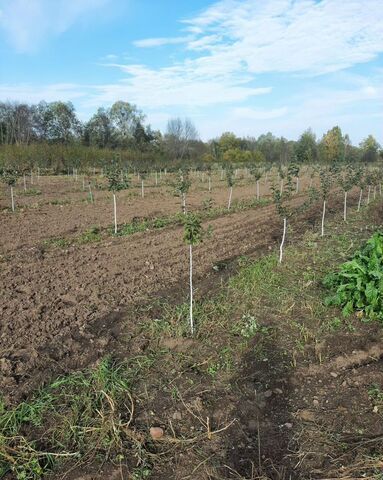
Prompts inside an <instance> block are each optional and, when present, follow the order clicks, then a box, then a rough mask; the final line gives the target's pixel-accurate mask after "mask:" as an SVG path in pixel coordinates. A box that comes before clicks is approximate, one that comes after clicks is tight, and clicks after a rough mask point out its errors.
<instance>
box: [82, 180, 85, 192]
mask: <svg viewBox="0 0 383 480" xmlns="http://www.w3.org/2000/svg"><path fill="white" fill-rule="evenodd" d="M82 190H83V191H84V190H85V178H84V177H82Z"/></svg>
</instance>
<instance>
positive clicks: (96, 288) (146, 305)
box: [0, 169, 383, 480]
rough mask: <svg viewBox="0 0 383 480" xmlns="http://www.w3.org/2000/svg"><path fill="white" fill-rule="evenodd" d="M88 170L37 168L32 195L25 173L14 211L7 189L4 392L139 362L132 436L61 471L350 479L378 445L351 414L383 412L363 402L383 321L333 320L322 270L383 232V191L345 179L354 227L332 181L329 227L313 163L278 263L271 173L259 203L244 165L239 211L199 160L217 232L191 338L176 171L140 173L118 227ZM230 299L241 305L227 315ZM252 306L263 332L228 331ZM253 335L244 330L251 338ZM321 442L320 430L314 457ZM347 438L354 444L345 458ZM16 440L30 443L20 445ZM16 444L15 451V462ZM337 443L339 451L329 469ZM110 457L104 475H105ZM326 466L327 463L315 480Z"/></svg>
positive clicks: (196, 206) (200, 278)
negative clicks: (153, 431) (322, 289)
mask: <svg viewBox="0 0 383 480" xmlns="http://www.w3.org/2000/svg"><path fill="white" fill-rule="evenodd" d="M88 180H89V179H88V178H86V179H85V180H84V181H83V178H82V177H81V176H78V177H75V176H73V175H70V176H45V175H44V176H43V175H41V176H39V177H37V176H36V175H35V176H34V178H33V184H31V179H30V178H29V177H28V178H27V188H26V190H24V188H23V182H22V180H19V182H18V185H17V186H16V188H15V203H16V210H15V212H12V211H11V209H10V197H9V191H8V189H7V188H5V187H4V186H2V189H1V196H0V210H1V213H0V231H1V236H0V285H1V303H0V318H1V324H0V372H1V376H0V389H1V392H2V396H3V397H4V399H5V403H6V404H8V405H10V406H12V405H16V404H17V403H19V402H20V401H22V400H24V399H30V398H33V395H34V392H36V390H37V389H38V388H39V387H41V386H42V385H48V384H49V383H50V382H52V381H54V380H55V379H56V378H57V377H58V376H60V375H64V374H65V375H67V374H72V372H77V371H80V370H81V371H86V369H88V368H91V369H94V368H96V369H97V368H99V366H100V365H102V362H103V361H104V360H103V359H105V358H109V359H113V361H115V360H116V359H117V360H118V362H128V363H129V362H131V361H132V360H134V361H136V359H137V358H138V359H139V360H138V365H139V367H137V368H138V369H137V371H136V373H135V377H134V378H133V379H132V380H131V384H129V393H126V395H125V400H124V401H123V402H122V403H121V405H125V407H126V411H125V414H124V413H123V414H120V413H119V414H118V418H119V420H118V422H120V423H121V422H122V421H125V427H122V426H121V424H118V425H119V426H116V425H115V424H114V423H113V422H117V420H116V418H114V420H113V419H112V420H111V421H112V423H113V428H115V429H116V431H117V430H118V431H119V432H120V430H121V429H122V430H123V429H124V428H125V430H124V434H123V435H121V437H124V438H123V439H120V437H119V440H118V442H117V446H116V444H115V443H113V441H112V440H111V439H110V445H109V446H108V447H105V446H101V445H100V443H97V442H98V441H100V439H101V437H100V438H98V440H97V441H96V444H97V448H100V452H101V451H102V452H105V451H107V454H105V455H104V457H102V455H103V454H101V453H100V456H101V457H102V458H104V460H102V459H101V460H100V458H101V457H100V456H97V455H94V456H93V455H90V454H89V452H88V451H87V449H85V451H86V452H87V453H85V454H84V455H83V456H82V457H81V455H80V454H78V455H77V454H76V455H75V454H73V456H74V458H75V459H76V461H75V462H74V461H72V460H71V457H70V455H69V453H70V452H66V450H65V452H66V453H68V458H65V459H64V460H65V461H64V462H61V463H59V464H58V466H56V467H55V468H56V471H58V472H59V473H57V475H58V476H57V477H55V476H54V477H53V478H84V479H85V478H86V479H90V478H100V479H101V478H121V475H122V478H132V479H134V480H138V479H141V478H142V479H144V478H155V479H162V478H163V479H165V478H177V479H178V478H179V479H185V480H186V478H190V479H192V478H193V479H199V478H201V479H215V478H216V479H218V478H237V479H258V478H259V479H261V478H262V479H266V478H270V479H287V478H297V479H298V478H302V479H303V478H305V479H307V478H325V477H324V476H320V475H322V473H323V472H325V471H327V472H330V473H331V472H332V473H333V475H340V473H339V472H340V470H339V469H340V465H342V464H343V463H344V462H346V463H347V462H351V461H352V462H354V461H356V460H357V461H360V458H359V453H360V455H361V456H362V454H363V455H364V454H365V455H366V456H368V455H370V454H371V452H370V450H368V449H367V450H366V451H365V450H363V448H365V444H364V443H363V442H364V441H366V440H365V437H363V435H362V434H363V432H361V430H360V429H361V428H362V427H360V421H359V420H358V418H357V416H358V414H357V413H356V411H355V412H354V410H353V408H354V406H355V408H358V409H361V410H363V408H365V409H366V414H365V417H364V422H365V424H368V425H374V424H376V421H377V418H379V419H380V420H381V416H380V417H379V414H377V413H376V412H375V413H374V411H373V408H374V406H376V405H372V406H371V405H370V404H369V403H368V402H369V398H370V397H369V396H368V395H369V394H368V388H369V386H370V387H371V385H375V384H379V382H381V380H382V378H383V376H382V369H381V362H378V359H380V358H381V355H382V353H383V350H382V349H381V348H380V347H379V342H377V341H376V339H377V336H378V337H381V333H380V330H379V329H378V328H377V326H376V324H371V325H369V326H368V327H367V326H364V327H363V330H361V327H360V325H359V324H360V322H359V321H358V319H357V318H356V317H355V319H354V320H355V322H354V323H355V325H358V326H355V325H352V327H351V326H350V325H351V323H349V324H345V325H346V326H341V325H338V324H337V322H336V321H335V320H334V319H335V318H338V317H337V316H339V315H340V314H339V313H334V310H331V312H330V313H326V311H325V309H324V308H323V302H322V300H321V297H320V295H321V294H320V293H318V282H319V276H320V275H321V274H322V273H323V274H324V272H326V271H327V270H328V269H329V268H335V265H336V262H339V260H341V259H344V258H347V255H348V254H351V253H353V251H354V250H355V249H356V248H357V247H358V246H359V245H360V244H361V243H362V242H363V241H365V240H366V238H368V236H369V235H370V234H371V232H373V231H374V230H376V229H377V228H378V226H381V223H382V222H381V218H382V216H381V215H382V200H381V197H380V195H379V190H377V187H376V186H375V192H374V196H375V199H373V194H372V192H370V193H371V203H370V205H366V197H365V196H366V193H365V192H364V196H363V202H362V213H359V214H358V213H357V212H356V210H357V205H358V201H359V195H360V193H359V192H360V189H359V187H357V186H356V185H353V186H352V187H351V188H350V189H349V192H348V204H347V208H348V212H350V213H349V215H350V218H349V219H348V222H344V221H343V201H344V194H343V192H342V191H340V190H339V187H337V188H335V187H334V186H333V187H332V188H331V190H330V193H329V195H328V196H327V197H326V199H327V211H326V215H327V217H326V222H327V221H328V226H326V229H327V228H328V229H329V235H328V236H327V238H326V236H325V238H321V237H320V231H321V220H322V203H321V198H320V197H318V198H317V199H316V200H313V201H312V203H311V204H310V205H308V206H307V208H305V209H303V208H302V209H299V207H300V206H302V205H303V204H304V202H305V201H307V199H308V196H309V194H308V191H309V187H310V186H314V187H315V186H316V187H318V188H319V185H320V180H319V176H318V175H316V176H314V179H312V175H311V172H309V171H307V172H305V173H303V174H301V178H300V184H299V191H298V192H296V191H294V192H293V193H292V195H291V197H290V198H289V200H288V204H287V205H288V208H290V209H291V210H293V209H295V210H296V213H295V214H294V215H293V216H292V217H291V220H290V219H289V222H288V230H287V253H286V259H285V261H286V263H282V266H278V265H277V264H276V263H275V262H276V259H275V254H276V253H277V251H278V247H279V244H280V241H281V237H282V228H283V222H282V220H281V217H280V216H279V215H278V214H277V211H276V206H275V204H274V203H273V198H272V191H271V188H270V186H271V184H272V183H273V180H274V183H275V182H279V179H278V178H277V173H276V172H274V173H270V174H269V176H268V178H267V179H266V178H265V176H263V177H262V178H261V179H260V183H259V197H260V198H259V200H256V184H255V181H254V179H253V178H252V176H251V175H250V174H249V172H247V171H246V170H245V169H243V170H239V171H238V172H237V173H236V177H235V183H234V188H233V196H232V206H231V208H230V210H229V209H228V208H227V203H228V197H229V188H228V186H227V183H226V180H225V178H224V176H223V174H222V173H221V172H220V171H215V172H214V174H213V175H212V179H211V187H210V191H209V183H208V177H207V175H206V173H201V172H193V173H192V174H191V189H190V191H189V192H188V193H187V202H186V204H187V210H192V211H194V212H199V213H200V215H201V218H202V224H203V227H204V228H205V229H207V230H209V232H210V234H209V235H207V236H206V237H205V238H204V241H203V242H202V243H201V244H200V245H198V246H196V247H195V248H194V285H195V295H196V306H195V307H196V322H197V334H196V336H195V337H193V338H191V337H190V335H189V332H188V316H187V315H188V310H187V300H188V278H189V263H188V262H189V260H188V248H187V246H186V245H185V243H184V241H183V226H182V223H181V219H180V217H181V215H182V214H181V199H180V196H177V195H176V194H175V193H174V190H175V188H174V183H175V181H176V178H175V174H172V173H168V174H166V175H165V173H164V172H161V175H159V174H158V173H157V179H156V177H155V175H154V173H153V174H151V175H149V176H148V177H147V178H145V180H144V183H145V185H144V196H142V183H141V180H140V179H139V178H138V177H137V176H134V177H133V179H132V182H131V185H130V187H129V188H128V189H126V190H121V191H119V192H117V219H118V228H119V233H118V234H117V235H114V234H113V227H112V225H113V197H112V193H111V192H110V191H108V189H107V181H106V179H105V178H104V177H103V176H102V175H94V176H91V177H90V182H91V185H92V195H93V200H94V201H91V199H90V196H89V190H88ZM363 212H365V213H366V212H368V214H365V213H363ZM330 233H331V235H330ZM259 269H260V270H259ZM302 272H304V274H302ZM246 275H250V277H252V280H251V279H249V278H245V277H246ZM233 279H234V280H233ZM287 287H288V288H287ZM226 289H228V290H226ZM222 296H223V297H222ZM230 298H231V300H228V299H230ZM239 298H240V299H241V300H240V303H239V304H238V301H239V300H238V299H239ZM227 301H230V302H231V303H232V305H233V307H234V306H235V305H236V308H235V309H234V310H230V307H229V306H228V305H227V304H226V303H225V302H227ZM236 302H237V303H236ZM319 305H322V307H319ZM258 314H259V315H258ZM246 315H248V318H250V320H251V318H252V317H253V316H254V318H256V319H257V330H256V332H255V331H254V335H250V334H249V336H246V335H244V334H243V327H238V328H239V330H238V329H237V330H235V328H234V330H233V325H234V324H235V323H236V322H237V323H238V322H239V324H240V322H242V321H243V318H244V316H246ZM246 318H247V317H246ZM331 322H332V323H331ZM340 323H342V322H341V321H340ZM282 324H283V326H281V325H282ZM241 328H242V330H241ZM246 328H247V327H246ZM338 328H339V329H340V331H338V330H337V329H338ZM343 328H344V330H343ZM238 332H239V333H238ZM241 332H242V333H241ZM334 332H336V334H335V333H334ZM351 332H356V333H354V334H353V335H351ZM241 335H242V337H243V338H242V337H241ZM238 336H239V337H241V339H240V341H238ZM244 338H245V339H246V338H248V339H249V338H250V343H249V344H247V345H246V346H244V344H243V340H244ZM236 339H237V340H236ZM236 341H237V343H235V342H236ZM371 359H374V362H373V363H371ZM100 362H101V364H100ZM358 366H360V368H359V369H358ZM346 371H349V372H350V375H346V374H345V372H346ZM129 378H130V377H129ZM318 382H319V383H318ZM136 384H137V385H136ZM365 387H366V388H365ZM362 390H363V391H362ZM376 395H378V396H379V395H381V392H380V390H378V391H377V393H376ZM370 396H371V395H370ZM345 398H348V399H349V403H347V402H346V403H345V401H344V399H345ZM382 398H383V397H382ZM105 399H106V402H104V401H102V402H101V404H102V406H101V407H99V408H100V409H101V410H100V412H101V413H100V415H101V416H102V419H103V422H104V421H105V422H106V423H105V424H107V423H108V418H109V420H110V419H111V416H113V415H114V412H115V411H117V410H118V408H121V405H119V406H118V408H117V400H116V399H114V398H113V396H112V395H109V393H107V392H106V393H105ZM379 401H382V399H380V400H379ZM114 402H116V404H115V403H114ZM355 402H356V403H357V402H360V403H359V404H358V405H356V403H355ZM366 402H367V403H366ZM375 403H376V402H375ZM133 405H134V407H133ZM125 407H124V408H125ZM370 407H371V408H370ZM84 408H85V407H84ZM102 408H105V411H103V410H102ZM379 408H380V407H379ZM122 409H123V408H122ZM347 409H349V410H350V412H349V415H348V414H347ZM363 411H364V410H363ZM58 412H59V411H57V412H56V413H58ZM62 412H63V413H65V407H62ZM126 412H129V415H130V420H129V421H128V420H127V419H126V415H127V414H126ZM52 415H53V414H52ZM129 415H128V416H129ZM341 415H344V418H343V417H342V418H343V420H340V418H341V417H340V416H341ZM377 415H378V416H377ZM118 422H117V423H118ZM342 422H343V424H344V425H343V426H346V427H345V428H343V426H342V425H340V423H342ZM374 422H375V423H374ZM32 423H33V422H32ZM37 423H38V422H37ZM353 423H354V424H355V425H357V427H358V428H359V430H358V431H359V433H358V432H356V431H355V429H354V427H353ZM103 425H104V424H103ZM355 425H354V426H355ZM93 426H94V425H93ZM152 426H159V427H161V428H162V430H163V431H165V439H166V441H165V440H164V442H163V443H162V444H161V445H160V446H158V447H156V442H154V445H151V444H148V443H147V442H148V439H147V438H146V436H147V435H148V432H149V428H150V427H152ZM314 426H315V428H314ZM31 428H32V431H33V432H34V433H33V437H34V440H36V439H38V438H40V440H37V443H38V444H37V447H36V449H35V450H38V449H39V450H42V449H43V448H46V449H51V446H50V441H48V440H43V441H42V440H41V437H39V436H40V435H44V436H46V435H47V433H46V431H45V433H44V434H43V433H42V430H41V428H40V426H39V425H33V427H31ZM68 428H69V427H68ZM89 428H93V427H91V426H90V427H89ZM108 428H109V427H108ZM128 428H129V429H131V433H129V434H128V433H127V431H126V429H128ZM363 428H364V427H363ZM48 430H49V429H48ZM344 430H346V431H344ZM329 431H337V432H343V433H344V435H345V436H347V435H348V436H349V437H347V438H348V440H345V438H343V437H342V439H340V438H339V439H338V438H337V439H335V438H333V437H332V436H331V435H332V434H331V435H330V436H331V439H332V441H333V442H334V443H333V444H331V445H330V446H329V444H328V441H329V440H328V437H326V435H327V434H328V432H329ZM36 432H37V433H36ZM24 433H25V432H24ZM19 434H20V432H19ZM26 435H27V436H28V434H27V433H26ZM108 435H109V434H108ZM113 435H114V434H113ZM115 435H117V433H115ZM118 435H120V433H118ZM129 435H130V436H129ZM358 435H359V437H358ZM379 435H380V436H381V435H382V433H381V430H380V428H378V427H376V428H375V429H374V431H369V437H368V438H369V439H370V440H371V443H373V445H374V448H375V447H376V446H377V443H376V442H377V441H378V440H376V439H377V438H378V439H379V438H380V439H381V437H379ZM311 436H314V437H316V440H315V441H316V442H317V443H315V448H316V450H315V451H311V449H310V442H313V440H312V438H311ZM113 438H114V437H113ZM374 439H375V440H374ZM93 440H94V439H92V440H91V441H89V444H91V442H92V441H93ZM60 441H62V442H63V443H62V445H64V444H65V445H67V444H66V443H65V442H64V441H63V440H60ZM206 442H207V444H206ZM326 442H327V443H326ZM337 442H338V443H339V444H340V443H342V442H343V443H346V445H350V448H349V449H347V448H345V449H344V452H345V453H344V457H342V456H341V455H342V454H341V453H340V452H338V449H339V448H340V447H339V444H338V443H337ZM358 442H361V445H359V444H358ZM374 442H375V443H374ZM159 443H161V442H159ZM358 445H359V446H360V448H361V450H360V452H357V450H356V449H357V448H359V447H358ZM9 448H11V450H12V448H15V449H16V450H17V449H18V448H20V446H19V445H18V444H17V441H15V442H14V443H12V445H11V447H9ZM34 448H35V447H34ZM63 448H64V447H63ZM65 448H66V447H65ZM97 448H96V450H97ZM353 448H354V450H353ZM0 449H1V442H0ZM76 449H77V447H76ZM11 450H7V452H8V453H7V455H8V456H11V457H12V456H14V458H18V457H17V455H19V453H14V452H12V451H11ZM16 450H15V451H16ZM27 450H28V449H26V450H23V451H22V454H20V455H21V456H22V455H24V456H25V455H26V451H27ZM331 451H333V452H336V454H334V458H333V462H332V463H331ZM138 452H140V453H138ZM56 453H58V452H57V447H56ZM61 453H62V452H61ZM290 456H291V458H290ZM37 457H38V455H37ZM335 457H336V458H335ZM23 458H24V457H23ZM78 458H81V460H78ZM338 460H339V461H338ZM17 461H18V460H17ZM104 461H105V462H106V463H105V465H104V466H103V467H100V464H101V465H102V464H103V462H104ZM343 461H344V462H343ZM357 461H356V463H357ZM379 461H381V460H379ZM44 462H45V463H44ZM44 462H40V463H41V464H42V463H43V464H44V468H45V466H46V463H47V462H46V461H45V460H44ZM326 462H328V463H326ZM346 463H345V464H346ZM372 464H373V465H372V467H371V468H378V467H377V466H376V465H377V464H375V463H373V462H372ZM380 466H382V465H380ZM28 468H29V470H28ZM28 468H27V467H24V469H25V470H28V472H31V471H32V473H29V476H27V477H21V476H20V477H17V476H9V477H6V478H40V477H39V474H38V473H36V472H33V468H32V467H28ZM100 468H104V469H105V470H104V473H101V474H100V473H98V474H96V473H95V472H97V471H99V470H100ZM355 468H357V467H355ZM366 468H367V467H366ZM57 469H58V470H57ZM321 469H322V470H321ZM331 469H333V470H331ZM68 471H69V472H70V473H66V472H68ZM315 471H318V472H322V473H320V474H319V473H318V475H317V476H315V473H314V475H313V476H310V477H309V476H307V475H309V473H308V472H310V475H311V474H312V472H315ZM366 471H367V470H366ZM169 472H173V473H172V475H176V476H169ZM174 472H176V473H174ZM291 472H293V473H291ZM334 472H335V473H334ZM345 472H346V473H345V475H348V476H344V477H341V476H333V477H331V478H350V479H351V478H354V477H353V476H352V475H353V474H354V472H347V471H346V470H345ZM356 474H359V472H356ZM8 475H15V473H14V472H13V473H8ZM33 475H34V476H33ZM60 475H61V476H60ZM86 475H89V476H86ZM97 475H99V476H97ZM124 475H125V476H124ZM289 475H290V476H289ZM305 475H306V476H305ZM355 478H359V477H355ZM369 478H375V477H372V476H370V477H369ZM376 478H378V477H376Z"/></svg>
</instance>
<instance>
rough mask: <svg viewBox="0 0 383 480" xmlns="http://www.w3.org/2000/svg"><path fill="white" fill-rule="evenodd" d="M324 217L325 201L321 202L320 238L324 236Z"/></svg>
mask: <svg viewBox="0 0 383 480" xmlns="http://www.w3.org/2000/svg"><path fill="white" fill-rule="evenodd" d="M325 215H326V200H323V211H322V228H321V237H323V236H324V217H325Z"/></svg>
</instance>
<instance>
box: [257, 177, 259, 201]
mask: <svg viewBox="0 0 383 480" xmlns="http://www.w3.org/2000/svg"><path fill="white" fill-rule="evenodd" d="M257 200H259V180H257Z"/></svg>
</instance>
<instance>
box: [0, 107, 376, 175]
mask: <svg viewBox="0 0 383 480" xmlns="http://www.w3.org/2000/svg"><path fill="white" fill-rule="evenodd" d="M382 158H383V151H382V149H381V146H380V145H379V144H378V142H377V141H376V139H375V138H374V137H373V136H372V135H369V136H368V137H367V138H365V139H364V140H363V141H362V142H361V143H360V144H359V145H358V146H355V145H352V144H351V141H350V138H349V136H348V135H347V134H343V132H342V131H341V129H340V128H339V127H338V126H335V127H333V128H331V129H330V130H329V131H328V132H327V133H325V134H324V135H323V137H322V138H320V139H317V138H316V136H315V134H314V133H313V132H312V131H311V130H310V129H307V130H306V131H304V132H303V133H302V135H301V136H300V138H299V139H298V140H297V141H292V140H287V139H286V138H284V137H276V136H274V135H273V134H272V133H270V132H269V133H266V134H262V135H260V136H259V137H258V138H255V137H246V138H240V137H237V136H236V135H235V134H234V133H231V132H224V133H222V135H221V136H220V137H219V138H215V139H212V140H210V141H208V142H203V141H201V140H200V139H199V135H198V130H197V128H196V126H195V125H194V124H193V122H192V121H191V120H190V119H188V118H185V119H181V118H172V119H170V120H169V121H168V124H167V129H166V132H165V133H161V132H160V131H159V130H153V129H152V128H151V127H150V125H148V124H147V123H146V118H145V115H144V114H143V113H142V112H141V111H140V110H139V109H138V108H137V107H136V106H135V105H132V104H130V103H128V102H123V101H118V102H116V103H114V104H113V105H112V106H111V108H99V109H98V110H97V112H96V113H95V114H94V115H93V116H92V117H91V118H90V119H89V121H87V122H81V121H80V120H79V118H78V116H77V114H76V111H75V108H74V106H73V104H72V103H70V102H51V103H47V102H44V101H42V102H40V103H38V104H36V105H28V104H26V103H17V102H0V164H2V165H8V164H10V165H17V166H20V167H21V166H22V167H23V168H28V167H33V166H39V167H41V168H49V169H53V170H54V171H57V172H60V171H64V170H65V169H67V168H70V167H72V168H82V167H84V168H86V167H89V166H92V167H94V166H101V165H104V164H105V163H107V162H110V161H111V160H116V159H117V160H118V161H120V162H122V163H125V164H126V163H128V162H130V163H133V164H141V166H142V167H144V166H145V165H147V166H148V168H150V166H153V165H155V164H158V165H161V164H172V163H174V164H179V163H181V162H182V164H185V163H188V162H189V163H191V164H193V165H196V164H198V163H201V164H202V163H203V164H205V163H208V162H209V163H226V162H232V163H248V162H252V163H254V162H257V163H261V164H262V163H288V162H296V163H333V162H349V163H355V162H365V163H367V162H368V163H372V162H376V161H377V160H379V159H382Z"/></svg>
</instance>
